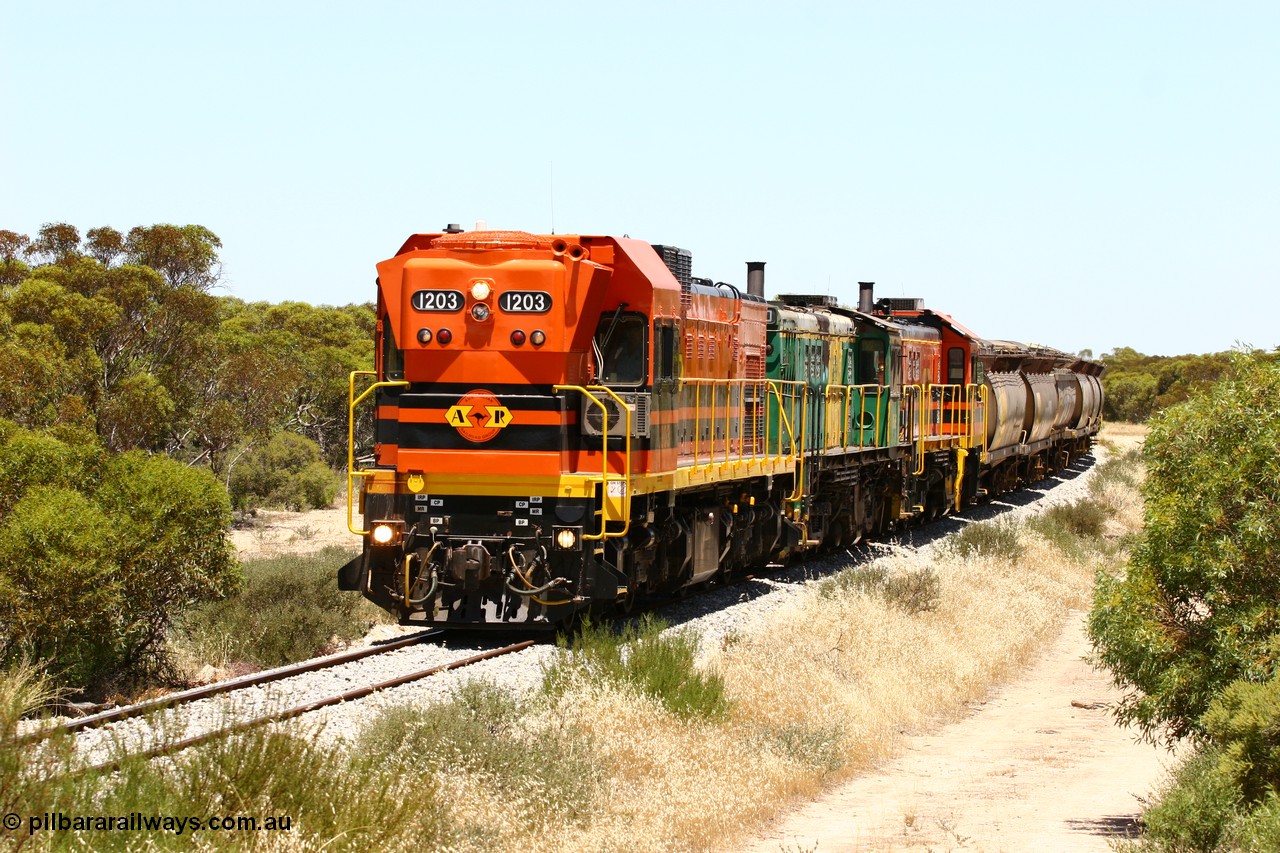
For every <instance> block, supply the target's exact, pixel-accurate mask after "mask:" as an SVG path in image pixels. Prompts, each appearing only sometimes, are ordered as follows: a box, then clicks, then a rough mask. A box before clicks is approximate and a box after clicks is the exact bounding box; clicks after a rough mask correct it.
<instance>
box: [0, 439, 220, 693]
mask: <svg viewBox="0 0 1280 853" xmlns="http://www.w3.org/2000/svg"><path fill="white" fill-rule="evenodd" d="M0 436H2V437H3V441H2V443H0V623H2V624H3V625H4V627H5V630H4V632H3V634H2V635H0V659H2V660H3V661H4V662H6V663H9V662H12V661H14V660H18V659H21V658H23V657H30V658H33V659H35V660H38V661H43V662H46V663H47V664H48V665H50V666H51V667H52V668H54V669H55V670H57V671H58V672H59V674H60V675H61V677H62V678H63V679H64V680H65V681H66V682H67V683H70V684H75V685H86V684H90V683H100V682H102V681H104V680H109V679H111V678H114V677H118V676H122V675H128V674H132V673H136V672H138V671H140V670H142V671H145V670H146V669H147V668H149V667H154V666H156V665H157V664H158V662H159V660H160V658H159V654H160V650H161V647H162V643H163V640H164V637H165V633H166V631H167V629H168V627H169V625H170V623H171V620H172V619H173V618H174V617H175V616H176V615H178V614H180V613H181V612H182V611H183V610H184V609H186V608H188V607H190V606H192V605H194V604H196V603H198V602H201V601H210V600H215V599H218V598H221V597H223V596H225V595H226V594H227V593H229V592H231V591H232V590H234V589H235V588H236V587H237V585H238V584H239V582H240V577H239V569H238V566H237V564H236V562H235V559H234V555H233V552H232V549H231V547H230V545H229V543H228V541H227V536H226V531H227V528H228V526H229V523H230V506H229V504H228V501H227V496H226V492H225V490H224V489H223V488H222V486H221V484H220V483H219V482H218V481H217V480H216V479H214V478H213V477H212V476H210V474H209V473H208V472H205V471H200V470H197V469H192V468H188V467H186V466H183V465H181V464H179V463H177V462H174V461H173V460H171V459H168V458H165V457H163V456H146V455H144V454H142V453H138V452H136V451H134V452H129V453H123V454H110V453H107V452H106V451H105V450H104V449H103V448H102V447H101V446H100V445H98V444H97V443H96V442H93V440H92V435H91V434H89V433H87V432H85V431H84V430H76V429H75V428H71V427H60V428H55V429H53V430H39V431H33V430H27V429H24V428H22V427H19V426H17V425H16V424H13V423H12V422H3V429H0Z"/></svg>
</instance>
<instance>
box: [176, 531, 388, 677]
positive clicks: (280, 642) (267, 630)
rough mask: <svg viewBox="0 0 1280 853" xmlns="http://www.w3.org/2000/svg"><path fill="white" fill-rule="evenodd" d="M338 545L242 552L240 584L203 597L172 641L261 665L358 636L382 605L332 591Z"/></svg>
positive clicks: (216, 658)
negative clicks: (245, 557)
mask: <svg viewBox="0 0 1280 853" xmlns="http://www.w3.org/2000/svg"><path fill="white" fill-rule="evenodd" d="M350 557H351V555H350V553H349V552H348V551H346V550H345V549H343V548H338V547H329V548H326V549H324V550H323V551H320V552H318V553H316V554H309V555H305V556H300V555H288V556H281V557H272V558H269V559H261V560H249V561H246V562H245V563H243V564H242V568H243V571H244V577H245V585H244V587H243V588H242V589H241V590H240V591H238V592H237V593H236V594H234V595H232V596H230V597H228V598H226V599H224V600H222V601H215V602H212V603H210V604H206V605H203V606H201V607H199V608H197V609H195V610H193V611H192V612H191V613H189V614H188V615H187V616H186V617H184V618H183V619H182V620H181V622H180V624H179V625H178V630H177V632H176V636H175V639H174V643H175V644H176V645H177V646H178V647H179V648H181V649H182V650H183V651H184V653H185V654H186V655H187V656H189V657H192V658H194V659H195V660H198V661H201V662H205V663H212V664H215V665H227V664H231V663H237V662H243V663H251V664H254V665H256V666H261V667H271V666H279V665H281V664H286V663H292V662H294V661H299V660H305V659H307V658H311V657H315V656H316V655H320V654H324V653H325V652H328V651H332V650H333V644H334V641H335V640H336V641H337V642H339V643H347V642H350V641H351V640H354V639H356V638H357V637H360V636H362V635H363V634H364V633H365V632H366V631H368V630H369V628H370V626H371V625H373V624H374V623H375V622H377V621H379V620H380V619H381V618H382V611H381V610H379V609H378V608H376V607H374V606H373V605H372V604H369V603H368V602H367V601H365V600H364V599H363V598H361V597H360V596H356V595H351V594H350V593H345V592H339V590H338V582H337V572H336V569H337V567H338V566H340V565H342V564H343V563H345V562H346V561H347V560H348V559H350Z"/></svg>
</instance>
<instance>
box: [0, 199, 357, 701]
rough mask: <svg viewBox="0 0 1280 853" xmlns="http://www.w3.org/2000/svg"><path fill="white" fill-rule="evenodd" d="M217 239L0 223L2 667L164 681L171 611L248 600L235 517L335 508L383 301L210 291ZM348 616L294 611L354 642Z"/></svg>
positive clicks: (196, 231) (112, 684) (302, 636)
mask: <svg viewBox="0 0 1280 853" xmlns="http://www.w3.org/2000/svg"><path fill="white" fill-rule="evenodd" d="M221 247H222V243H221V241H220V240H219V238H218V237H217V235H216V234H214V233H213V232H212V231H210V230H209V229H207V228H204V227H202V226H199V225H181V226H179V225H169V224H158V225H150V226H139V227H136V228H133V229H131V230H129V231H128V232H121V231H117V230H116V229H114V228H109V227H102V228H92V229H90V230H89V231H87V232H86V233H85V234H84V235H82V234H81V232H80V230H79V229H78V228H76V227H75V226H73V225H70V224H67V223H50V224H47V225H45V226H44V227H42V228H41V229H40V231H39V233H38V234H36V235H35V236H34V237H29V236H27V235H23V234H18V233H15V232H13V231H6V230H0V361H2V362H3V363H4V364H5V365H6V366H7V367H8V371H7V373H6V379H5V382H4V383H0V628H3V631H0V666H3V665H7V664H13V663H16V662H18V661H20V660H29V661H33V662H38V663H41V664H43V665H44V666H45V667H46V672H47V674H48V677H49V678H51V679H53V680H54V682H55V683H56V684H57V685H59V686H60V687H62V688H67V689H69V690H72V691H78V692H81V693H84V694H87V695H88V696H90V697H104V696H108V695H111V694H113V693H120V692H124V693H126V694H127V693H131V692H135V691H136V690H138V689H142V688H145V687H146V686H148V685H151V684H155V683H163V682H166V681H168V680H171V679H172V678H174V677H175V675H177V674H178V673H177V672H176V670H175V655H174V650H173V645H172V642H171V640H172V639H173V633H172V627H173V623H174V622H175V621H184V620H187V619H188V617H189V616H190V615H191V614H192V613H193V610H194V609H196V608H201V607H208V606H209V605H210V603H211V602H216V601H219V600H221V599H224V598H226V597H227V596H236V600H237V601H238V602H241V604H243V602H244V601H246V600H247V599H246V596H243V595H237V594H238V593H241V592H243V591H245V590H246V586H245V584H246V579H245V577H244V576H243V573H242V570H241V568H240V567H239V566H238V565H237V564H236V561H235V559H234V553H233V552H232V550H231V548H230V546H229V544H228V540H227V530H228V527H229V526H230V524H231V522H232V519H233V513H235V514H238V515H240V516H245V515H251V514H252V513H254V512H255V511H257V510H258V509H262V508H282V509H293V510H301V509H308V508H312V507H323V506H328V505H329V504H331V503H332V501H333V500H334V495H335V493H336V490H337V477H336V475H335V474H334V473H333V466H334V465H335V464H336V463H338V462H339V461H340V460H341V459H343V458H344V453H345V446H346V397H347V378H346V377H347V374H348V372H349V371H351V370H354V369H363V368H368V367H370V366H371V365H372V355H373V354H372V345H371V343H370V341H371V340H372V335H373V316H374V315H373V308H372V306H371V305H349V306H346V307H342V308H330V307H324V306H321V307H313V306H310V305H305V304H302V303H284V304H280V305H269V304H266V303H246V302H244V301H242V300H239V299H234V298H232V297H227V296H217V295H215V294H214V290H215V288H216V287H217V285H218V282H219V278H220V275H221V263H220V261H219V259H218V250H219V249H220V248H221ZM69 522H71V523H69ZM337 565H338V563H335V564H334V565H332V566H330V567H329V569H330V572H332V569H334V568H336V566H337ZM259 574H261V572H260V571H259V570H257V569H253V568H250V570H249V577H248V581H247V582H248V583H249V584H250V585H251V587H252V585H253V584H256V583H258V575H259ZM308 583H310V581H308ZM249 594H250V595H253V594H255V593H253V592H250V593H249ZM308 594H313V593H311V592H307V593H299V595H308ZM318 594H319V593H314V595H318ZM314 595H313V597H314ZM334 595H335V596H336V589H335V590H334ZM290 600H291V601H293V602H295V603H297V600H298V597H297V595H294V596H291V598H290ZM237 606H240V605H228V606H227V608H224V609H223V610H219V611H217V612H218V614H219V616H218V618H222V619H224V620H227V624H229V625H231V624H237V623H236V618H235V617H232V616H231V615H230V614H231V612H232V611H234V610H235V609H236V607H237ZM202 612H205V611H202ZM333 613H334V608H333V606H332V604H331V603H329V604H326V605H324V606H321V607H319V608H318V609H317V610H313V611H308V613H307V614H306V615H305V616H301V617H300V619H301V620H302V621H305V622H314V623H315V624H316V625H318V626H319V627H318V628H317V629H316V630H328V631H331V633H330V636H340V637H341V636H346V635H348V634H350V632H351V625H352V624H354V623H346V624H344V625H342V626H338V625H336V624H334V622H333V620H332V619H331V618H330V616H331V615H332V614H333ZM357 621H358V620H357ZM187 624H188V625H189V624H190V622H189V621H187ZM238 627H242V625H238ZM245 633H246V632H245V631H241V632H240V633H239V634H237V635H236V636H234V637H231V638H228V640H227V643H229V644H232V645H236V646H244V645H245V644H246V643H247V642H248V641H247V639H246V637H245ZM248 633H249V634H250V635H254V634H256V633H257V632H253V631H249V632H248ZM188 639H190V638H188ZM328 641H329V637H325V638H324V640H323V641H321V642H319V643H316V642H313V641H312V640H311V639H310V638H309V636H308V635H307V634H306V633H305V632H301V631H299V637H298V640H297V642H296V643H290V644H288V647H287V648H286V644H283V643H282V642H281V641H279V640H276V641H266V642H264V644H263V646H262V648H261V649H258V650H256V651H251V652H250V651H246V653H245V654H246V657H245V661H246V662H249V663H257V662H260V661H263V660H267V659H271V658H273V656H278V655H280V654H292V653H295V652H297V653H301V652H302V651H303V650H304V649H314V648H318V647H322V646H323V645H324V644H325V643H327V642H328ZM188 647H189V648H190V647H191V646H190V644H188Z"/></svg>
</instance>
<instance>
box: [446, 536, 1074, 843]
mask: <svg viewBox="0 0 1280 853" xmlns="http://www.w3.org/2000/svg"><path fill="white" fill-rule="evenodd" d="M1022 535H1023V536H1024V538H1025V547H1024V550H1023V555H1022V557H1021V558H1019V559H1018V560H1016V561H1015V562H1010V561H1008V560H1007V559H1002V558H999V557H992V556H983V555H978V554H975V555H970V556H968V557H962V556H960V555H958V554H955V553H946V554H943V555H940V556H934V557H925V556H920V555H917V554H914V553H897V554H893V555H891V556H888V557H885V558H881V561H882V564H881V566H880V568H883V569H885V570H886V572H887V574H888V576H889V577H890V578H892V577H899V576H910V575H913V574H916V575H918V574H919V573H920V572H921V571H922V569H928V570H931V571H932V572H934V573H936V575H937V576H938V578H939V583H940V590H939V593H940V594H939V598H938V603H937V606H936V608H934V609H932V610H927V611H919V612H915V613H911V612H908V611H907V610H905V609H904V608H902V607H900V606H897V605H895V603H894V602H893V601H891V600H886V599H885V597H884V596H883V595H882V594H880V593H879V591H878V590H877V589H874V588H873V589H867V590H859V589H858V588H857V587H856V586H848V587H845V588H843V589H838V590H837V591H835V592H834V593H833V592H832V590H831V589H826V590H822V591H820V590H819V589H818V588H817V587H816V586H815V587H814V588H812V589H810V590H809V591H808V592H807V593H806V594H805V595H804V596H803V597H802V598H801V599H800V600H799V601H797V602H796V603H794V604H793V605H790V606H788V607H786V608H784V609H783V610H782V611H780V612H776V613H774V614H773V615H772V616H771V617H770V618H769V619H768V621H767V623H766V624H765V625H763V626H762V628H761V630H760V631H758V632H753V635H752V636H751V637H745V638H742V637H740V638H737V639H735V640H733V641H731V642H729V643H727V644H726V646H725V648H723V649H716V650H711V653H710V655H709V658H710V660H709V663H708V665H709V666H710V667H711V668H712V669H714V670H715V671H716V672H717V673H719V674H720V675H721V676H722V677H723V678H724V680H725V682H726V686H727V688H728V694H729V698H730V700H731V702H732V705H731V711H730V715H729V719H728V720H727V721H726V722H721V723H716V722H706V721H688V720H681V719H679V718H677V717H676V716H675V715H673V714H671V713H670V712H668V711H666V710H664V709H663V708H662V706H661V705H660V704H659V703H658V702H657V701H655V700H653V699H651V698H648V697H644V696H642V695H640V694H639V693H637V692H635V691H628V690H623V689H619V688H617V687H609V686H602V685H600V684H598V683H596V684H593V683H588V682H586V681H582V682H580V683H577V684H574V685H571V686H569V687H568V688H567V689H565V690H564V691H563V692H562V693H561V694H560V696H559V697H558V698H557V699H556V700H555V701H554V702H553V703H552V704H550V705H549V706H547V707H545V708H544V709H542V710H541V711H540V712H539V713H540V714H541V717H540V719H541V722H540V723H536V724H535V728H536V727H537V725H549V724H551V722H552V721H555V722H556V724H558V725H564V726H569V727H571V728H573V729H576V730H578V731H581V732H583V733H584V734H586V735H587V736H589V738H590V739H591V741H592V742H593V743H594V744H595V749H596V750H597V753H596V754H597V756H598V757H599V760H600V761H601V762H602V764H603V765H604V766H606V767H608V768H609V769H610V771H609V774H608V775H607V776H606V777H605V779H604V780H603V782H602V787H601V788H600V789H599V790H598V791H597V802H596V804H595V807H594V810H593V820H591V821H590V822H588V823H585V824H582V825H569V824H563V823H561V824H557V825H552V826H546V825H542V826H540V827H539V830H538V834H537V835H536V836H529V835H522V834H521V833H519V832H517V833H516V834H515V835H514V836H508V837H505V838H503V840H502V847H503V848H509V849H516V848H520V847H522V846H523V845H525V844H533V843H534V842H535V838H536V842H537V845H538V846H539V848H540V849H546V850H565V851H569V850H601V851H623V850H655V851H659V850H717V849H725V848H731V847H732V846H733V844H734V843H735V842H736V841H737V840H739V839H741V837H742V836H743V834H744V833H745V832H746V831H747V830H748V829H749V828H750V827H751V826H752V825H754V824H758V823H760V822H761V821H763V820H765V819H767V818H768V817H770V816H773V815H775V814H777V813H778V812H779V811H780V810H781V809H783V808H785V806H786V805H787V803H788V802H790V801H792V800H793V799H795V798H796V797H801V796H810V795H813V794H815V793H817V792H818V791H819V790H820V789H821V788H822V787H824V786H825V785H827V784H829V783H830V782H832V781H834V780H837V779H840V778H844V777H847V776H850V775H852V774H855V773H858V772H860V771H863V770H865V769H867V768H869V767H872V766H874V765H875V764H876V763H877V762H879V761H881V760H883V759H884V758H885V757H887V756H889V755H891V754H892V753H893V751H894V750H895V748H896V747H897V745H898V743H899V740H900V738H901V733H902V732H904V731H906V730H910V729H919V728H921V727H926V726H934V725H937V724H939V723H941V722H943V721H945V720H949V719H952V718H954V717H956V716H957V715H959V714H961V713H963V712H964V711H965V709H966V703H967V702H970V701H973V700H976V699H978V698H980V697H981V696H983V695H984V694H985V693H986V692H987V691H988V690H989V689H990V688H991V686H992V685H994V684H996V683H998V682H1000V681H1001V680H1003V679H1006V678H1008V677H1009V676H1010V675H1012V674H1013V673H1014V672H1015V671H1016V670H1017V669H1018V668H1020V667H1021V666H1023V665H1024V664H1025V663H1026V662H1027V661H1028V660H1029V659H1030V658H1031V657H1032V655H1033V654H1034V653H1035V652H1036V651H1037V650H1038V649H1039V648H1041V646H1043V645H1044V643H1045V642H1046V641H1048V640H1049V639H1050V638H1051V637H1052V636H1054V634H1055V632H1056V630H1057V629H1058V627H1059V624H1060V622H1061V619H1062V617H1063V615H1064V614H1065V613H1066V611H1067V610H1068V609H1071V608H1083V607H1085V606H1086V605H1087V602H1088V599H1089V592H1090V585H1091V580H1092V576H1093V567H1092V566H1089V565H1085V564H1082V563H1079V562H1076V561H1073V560H1071V559H1068V558H1066V557H1064V556H1063V554H1062V553H1061V552H1060V551H1058V550H1057V549H1056V548H1054V547H1053V546H1052V545H1050V544H1049V543H1048V542H1047V541H1046V540H1044V539H1042V538H1039V537H1037V536H1035V535H1034V534H1031V533H1028V532H1025V531H1024V532H1023V534H1022ZM456 793H458V794H459V795H462V794H463V793H464V792H463V791H456ZM472 794H473V795H476V796H473V797H468V798H465V799H469V801H470V802H471V803H473V804H475V806H473V807H476V806H478V805H479V804H480V803H481V802H482V801H483V797H482V796H479V792H478V791H474V790H473V791H472ZM498 806H499V804H497V803H491V804H490V805H489V806H488V807H487V808H485V809H483V811H486V812H487V811H489V809H490V808H495V807H498ZM501 808H505V809H507V810H508V811H509V810H511V809H512V808H515V809H517V810H519V811H526V809H525V808H524V807H522V806H520V805H519V804H513V803H511V802H510V801H507V802H505V803H503V804H501ZM488 816H489V817H494V816H496V813H491V814H489V815H488ZM469 817H470V818H471V819H478V818H481V817H482V815H481V814H475V813H473V814H472V815H470V816H469ZM490 840H492V839H490Z"/></svg>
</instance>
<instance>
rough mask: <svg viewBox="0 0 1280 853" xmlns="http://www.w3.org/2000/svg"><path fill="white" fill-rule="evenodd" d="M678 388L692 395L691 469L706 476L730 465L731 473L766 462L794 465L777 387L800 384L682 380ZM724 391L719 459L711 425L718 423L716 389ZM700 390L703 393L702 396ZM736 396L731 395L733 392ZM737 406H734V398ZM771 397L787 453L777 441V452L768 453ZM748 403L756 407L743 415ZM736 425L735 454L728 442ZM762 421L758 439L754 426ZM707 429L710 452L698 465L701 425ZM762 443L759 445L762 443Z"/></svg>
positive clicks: (789, 431) (793, 447) (789, 432)
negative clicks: (739, 426) (717, 466)
mask: <svg viewBox="0 0 1280 853" xmlns="http://www.w3.org/2000/svg"><path fill="white" fill-rule="evenodd" d="M681 384H682V385H692V386H693V388H694V391H693V412H694V415H693V418H694V420H693V464H694V467H695V468H703V469H705V470H707V471H708V472H710V470H711V468H712V466H714V465H715V464H716V463H721V464H726V465H733V466H735V467H734V470H735V471H736V470H738V468H739V467H740V466H742V465H745V464H749V463H751V462H757V461H769V460H770V459H772V461H774V462H775V463H777V464H780V465H781V464H790V463H792V462H794V461H795V457H796V441H795V433H794V432H793V431H792V428H791V419H790V418H789V417H787V411H786V404H785V403H784V402H783V398H782V393H781V391H780V390H779V388H778V386H779V385H787V384H800V383H787V382H777V381H774V380H770V379H694V378H690V379H683V380H681ZM748 386H751V387H754V388H755V390H756V392H757V393H756V395H755V396H754V397H753V398H751V399H750V400H749V399H748V396H747V393H746V391H747V387H748ZM721 388H723V389H724V392H725V393H724V397H725V402H724V413H723V423H724V447H723V451H722V452H723V455H722V456H721V457H720V458H718V459H717V458H716V438H715V430H714V427H715V424H717V423H719V422H720V419H721V413H720V403H719V396H720V395H719V393H718V389H721ZM704 389H706V390H705V392H704ZM735 389H736V390H737V394H736V395H735V394H734V390H735ZM704 393H709V394H710V406H709V407H707V406H704V405H703V397H704ZM735 396H736V398H737V403H736V404H735V403H734V398H735ZM770 396H772V397H773V398H774V399H775V400H776V401H777V404H778V415H779V417H778V437H779V439H781V438H782V435H783V433H784V432H785V434H786V439H787V446H788V447H790V449H791V450H790V452H789V453H786V452H784V451H783V444H782V442H781V440H780V441H779V442H778V450H777V452H776V453H771V452H770V451H769V439H770V438H771V437H772V430H771V427H772V421H771V419H770V418H769V416H768V398H769V397H770ZM748 402H750V403H751V404H752V405H754V406H756V407H757V410H756V411H755V412H753V413H751V415H750V416H748V414H747V404H748ZM706 408H710V414H709V415H708V416H707V417H706V418H705V419H704V417H703V412H704V410H705V409H706ZM735 417H736V419H737V423H739V424H742V425H744V427H743V432H740V433H739V435H738V440H737V448H736V452H735V448H734V442H733V441H732V439H731V433H732V431H733V423H734V419H735ZM760 421H763V423H764V435H763V436H761V435H760V432H759V427H758V426H757V424H758V423H759V422H760ZM748 423H749V424H750V434H749V435H747V434H746V430H745V425H746V424H748ZM708 424H709V425H710V426H711V430H710V438H709V443H710V449H708V450H707V451H706V454H707V455H706V459H707V461H706V463H705V464H704V463H702V461H701V460H702V454H703V448H702V428H703V426H704V425H708ZM762 439H763V441H762ZM748 448H750V449H748Z"/></svg>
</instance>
